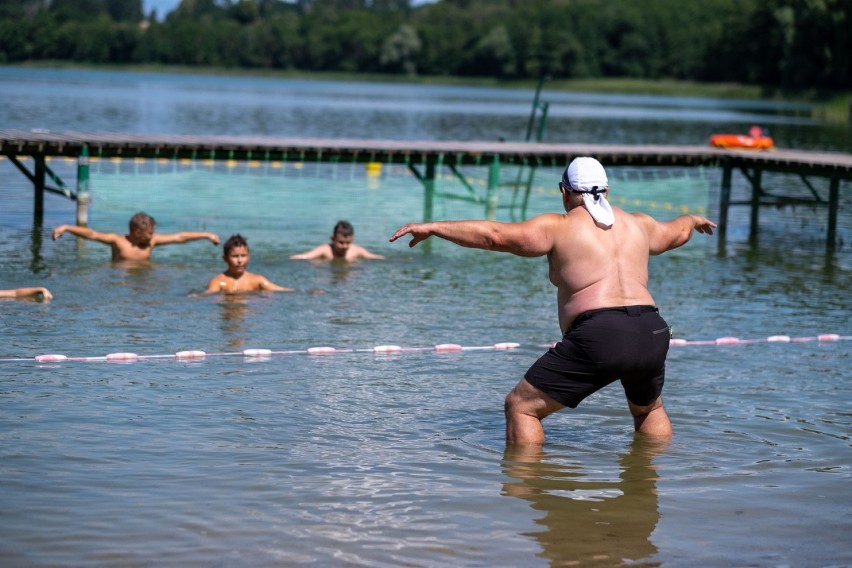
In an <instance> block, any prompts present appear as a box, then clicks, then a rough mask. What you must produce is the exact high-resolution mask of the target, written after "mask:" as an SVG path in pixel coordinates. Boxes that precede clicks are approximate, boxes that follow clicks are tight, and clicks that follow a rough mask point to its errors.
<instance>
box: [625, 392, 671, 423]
mask: <svg viewBox="0 0 852 568" xmlns="http://www.w3.org/2000/svg"><path fill="white" fill-rule="evenodd" d="M627 406H628V407H629V408H630V414H632V415H633V416H635V417H637V418H638V417H640V416H647V415H648V414H650V413H651V412H653V411H654V410H657V409H658V408H662V407H663V397H662V396H658V397H657V398H656V399H655V400H654V401H653V402H651V404H646V405H639V404H634V403H632V402H631V401H630V400H629V399H628V400H627Z"/></svg>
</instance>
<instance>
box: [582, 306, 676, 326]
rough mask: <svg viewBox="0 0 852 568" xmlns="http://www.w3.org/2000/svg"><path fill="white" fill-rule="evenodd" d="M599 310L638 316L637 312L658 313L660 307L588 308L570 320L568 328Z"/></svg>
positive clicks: (599, 311) (597, 312)
mask: <svg viewBox="0 0 852 568" xmlns="http://www.w3.org/2000/svg"><path fill="white" fill-rule="evenodd" d="M601 312H622V313H625V314H627V315H629V316H638V315H639V314H644V313H648V312H657V313H660V309H659V308H658V307H657V306H641V305H640V306H613V307H611V308H597V309H594V310H589V311H587V312H583V313H581V314H579V315H578V316H577V317H575V318H574V321H572V322H571V325H570V326H569V327H568V329H571V328H572V327H574V326H575V325H577V324H578V323H580V322H581V321H583V320H587V319H589V318H590V317H593V316H594V315H596V314H599V313H601Z"/></svg>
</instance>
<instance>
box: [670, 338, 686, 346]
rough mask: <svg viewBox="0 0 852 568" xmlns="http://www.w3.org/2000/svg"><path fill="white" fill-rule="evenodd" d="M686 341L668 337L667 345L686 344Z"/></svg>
mask: <svg viewBox="0 0 852 568" xmlns="http://www.w3.org/2000/svg"><path fill="white" fill-rule="evenodd" d="M688 343H689V342H688V341H687V340H686V339H669V345H687V344H688Z"/></svg>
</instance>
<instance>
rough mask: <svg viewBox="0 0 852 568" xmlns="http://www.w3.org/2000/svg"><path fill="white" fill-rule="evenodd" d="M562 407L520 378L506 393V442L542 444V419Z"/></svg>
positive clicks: (562, 406)
mask: <svg viewBox="0 0 852 568" xmlns="http://www.w3.org/2000/svg"><path fill="white" fill-rule="evenodd" d="M562 408H565V406H564V405H562V404H560V403H558V402H556V401H555V400H553V399H552V398H551V397H550V396H548V395H546V394H545V393H544V392H542V391H540V390H539V389H537V388H535V387H534V386H532V385H531V384H530V383H529V382H527V380H526V379H525V378H524V379H521V380H520V381H519V382H518V384H517V385H515V388H513V389H512V391H511V392H510V393H509V394H508V395H506V402H505V405H504V411H505V413H506V444H539V445H540V444H543V443H544V428H543V427H542V425H541V421H542V419H543V418H544V417H546V416H548V415H550V414H553V413H554V412H556V411H557V410H560V409H562Z"/></svg>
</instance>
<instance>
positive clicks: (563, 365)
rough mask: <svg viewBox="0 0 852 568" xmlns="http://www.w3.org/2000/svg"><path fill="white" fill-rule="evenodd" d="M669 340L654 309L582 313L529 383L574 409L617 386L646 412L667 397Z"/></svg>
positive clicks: (529, 373)
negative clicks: (618, 381) (599, 392)
mask: <svg viewBox="0 0 852 568" xmlns="http://www.w3.org/2000/svg"><path fill="white" fill-rule="evenodd" d="M669 339H670V334H669V326H668V324H667V323H666V321H665V320H664V319H663V318H662V317H660V314H659V311H658V310H657V308H656V307H654V306H624V307H617V308H602V309H599V310H591V311H588V312H583V313H582V314H580V315H579V316H577V317H576V318H575V319H574V321H573V322H571V327H570V329H569V330H568V333H566V334H565V337H563V338H562V341H560V342H559V343H557V344H556V345H555V346H554V347H552V348H550V349H549V350H548V351H547V353H545V354H544V355H542V356H541V357H540V358H539V359H538V361H536V362H535V363H533V365H532V367H530V368H529V370H528V371H527V374H526V376H525V377H526V379H527V381H528V382H529V383H530V384H532V385H533V386H534V387H536V388H539V389H541V390H542V391H544V392H545V393H547V394H548V395H550V396H551V397H553V398H554V399H555V400H556V401H557V402H560V403H561V404H564V405H565V406H569V407H571V408H576V407H577V405H578V404H580V401H582V400H583V399H584V398H586V397H587V396H589V395H591V394H592V393H594V392H596V391H598V390H600V389H602V388H603V387H605V386H607V385H608V384H610V383H612V382H615V381H617V380H620V381H621V384H622V386H623V387H624V393H625V394H626V395H627V400H629V401H630V402H632V403H633V404H635V405H637V406H647V405H649V404H651V403H652V402H654V401H655V400H656V399H657V397H659V396H660V394H661V393H662V392H663V382H664V379H665V375H666V355H667V354H668V351H669Z"/></svg>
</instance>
